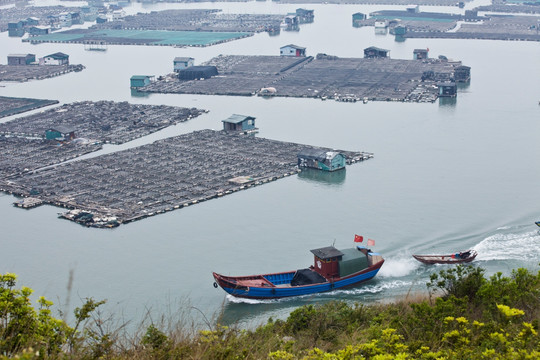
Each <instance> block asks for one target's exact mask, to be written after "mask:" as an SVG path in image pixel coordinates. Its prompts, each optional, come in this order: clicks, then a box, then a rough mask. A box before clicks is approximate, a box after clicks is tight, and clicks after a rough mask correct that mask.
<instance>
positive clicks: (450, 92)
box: [437, 81, 457, 97]
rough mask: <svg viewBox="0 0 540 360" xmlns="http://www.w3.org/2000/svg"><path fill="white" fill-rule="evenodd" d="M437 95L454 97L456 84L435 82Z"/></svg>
mask: <svg viewBox="0 0 540 360" xmlns="http://www.w3.org/2000/svg"><path fill="white" fill-rule="evenodd" d="M437 87H438V88H439V97H455V96H456V95H457V85H456V83H455V82H451V81H446V82H441V83H438V84H437Z"/></svg>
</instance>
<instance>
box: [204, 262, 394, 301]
mask: <svg viewBox="0 0 540 360" xmlns="http://www.w3.org/2000/svg"><path fill="white" fill-rule="evenodd" d="M383 262H384V260H383V261H381V262H379V263H377V264H375V265H373V266H371V267H369V268H367V269H365V270H363V271H360V272H358V273H355V274H352V275H349V276H347V277H343V278H339V279H335V280H334V281H332V282H330V281H328V282H324V283H318V284H310V285H300V286H288V285H287V284H288V283H290V279H291V278H292V276H293V275H294V273H295V272H294V271H293V272H286V273H276V274H266V275H262V278H263V279H262V280H265V279H266V280H269V281H268V283H265V282H264V281H261V282H260V283H261V284H260V286H245V285H240V284H239V283H241V282H239V283H235V282H234V279H235V278H232V277H226V276H223V275H219V274H216V273H214V278H215V279H216V284H218V285H219V286H220V287H221V288H223V290H225V291H226V292H227V293H229V294H230V295H233V296H236V297H241V298H248V299H278V298H283V297H290V296H299V295H309V294H317V293H322V292H327V291H332V290H336V289H342V288H346V287H351V286H355V285H358V284H360V283H363V282H365V281H368V280H370V279H372V278H373V277H374V276H375V275H377V273H378V272H379V270H380V268H381V266H382V264H383ZM276 278H281V279H283V280H282V284H279V282H275V279H276ZM238 279H240V278H238ZM270 279H271V281H270ZM274 284H275V285H274ZM280 285H282V286H280Z"/></svg>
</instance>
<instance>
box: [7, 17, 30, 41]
mask: <svg viewBox="0 0 540 360" xmlns="http://www.w3.org/2000/svg"><path fill="white" fill-rule="evenodd" d="M25 26H26V21H23V20H19V21H16V22H9V23H8V36H19V37H20V36H23V35H24V33H25V32H26V30H25V28H24V27H25Z"/></svg>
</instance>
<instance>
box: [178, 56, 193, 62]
mask: <svg viewBox="0 0 540 360" xmlns="http://www.w3.org/2000/svg"><path fill="white" fill-rule="evenodd" d="M189 60H195V59H194V58H192V57H180V56H178V57H175V58H174V61H175V62H187V61H189Z"/></svg>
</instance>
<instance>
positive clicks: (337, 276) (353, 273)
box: [213, 246, 384, 299]
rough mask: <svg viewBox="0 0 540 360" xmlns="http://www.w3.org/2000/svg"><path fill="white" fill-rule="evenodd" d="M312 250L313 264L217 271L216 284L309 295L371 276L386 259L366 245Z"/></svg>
mask: <svg viewBox="0 0 540 360" xmlns="http://www.w3.org/2000/svg"><path fill="white" fill-rule="evenodd" d="M311 252H312V253H313V255H314V258H315V260H314V265H312V266H310V267H309V268H306V269H299V270H296V271H287V272H280V273H272V274H262V275H251V276H225V275H220V274H217V273H215V272H214V273H213V275H214V279H215V280H216V281H215V282H214V287H216V288H217V287H218V285H219V286H220V287H221V288H223V290H225V291H226V292H227V293H229V294H231V295H233V296H236V297H241V298H250V299H277V298H282V297H288V296H297V295H308V294H315V293H321V292H325V291H331V290H336V289H340V288H344V287H351V286H355V285H358V284H360V283H362V282H364V281H367V280H370V279H371V278H373V277H374V276H375V275H377V272H379V269H380V268H381V266H382V265H383V263H384V259H383V258H382V256H381V255H379V254H378V253H375V252H372V251H371V250H370V249H368V248H366V247H363V246H357V247H355V248H351V249H344V250H338V249H336V248H335V247H333V246H328V247H324V248H320V249H314V250H311Z"/></svg>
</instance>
